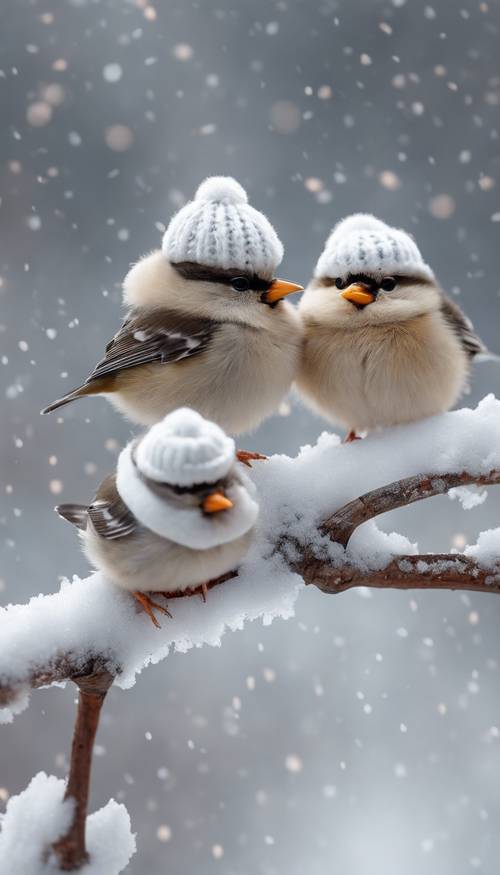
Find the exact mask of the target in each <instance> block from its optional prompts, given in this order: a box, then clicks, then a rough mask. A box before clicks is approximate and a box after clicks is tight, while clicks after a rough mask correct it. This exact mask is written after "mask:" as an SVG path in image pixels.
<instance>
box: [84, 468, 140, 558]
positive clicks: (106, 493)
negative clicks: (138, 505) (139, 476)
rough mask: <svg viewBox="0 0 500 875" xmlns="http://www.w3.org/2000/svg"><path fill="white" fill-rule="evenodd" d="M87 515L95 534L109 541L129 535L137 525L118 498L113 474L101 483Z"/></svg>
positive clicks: (133, 517)
mask: <svg viewBox="0 0 500 875" xmlns="http://www.w3.org/2000/svg"><path fill="white" fill-rule="evenodd" d="M87 513H88V516H89V519H90V521H91V523H92V526H93V528H94V530H95V532H96V534H98V535H100V536H101V538H106V539H107V540H110V541H112V540H115V539H116V538H124V537H126V536H127V535H131V534H132V532H135V531H136V530H137V528H138V525H139V523H138V522H137V520H136V518H135V516H134V515H133V513H132V511H131V510H129V508H128V507H127V505H126V504H125V502H124V501H123V500H122V499H121V497H120V494H119V492H118V490H117V488H116V480H115V475H114V474H110V475H109V476H108V477H106V478H105V479H104V480H103V481H102V483H101V485H100V486H99V489H98V490H97V494H96V496H95V498H94V500H93V502H92V504H90V505H89V507H88V510H87Z"/></svg>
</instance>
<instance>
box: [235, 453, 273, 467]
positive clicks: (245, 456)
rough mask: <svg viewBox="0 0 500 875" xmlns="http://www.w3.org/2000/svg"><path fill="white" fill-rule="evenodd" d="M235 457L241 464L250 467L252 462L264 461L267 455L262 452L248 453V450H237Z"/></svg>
mask: <svg viewBox="0 0 500 875" xmlns="http://www.w3.org/2000/svg"><path fill="white" fill-rule="evenodd" d="M236 458H237V459H238V462H241V463H242V465H246V466H247V468H251V467H252V462H266V461H267V456H264V455H263V454H262V453H250V452H248V450H237V452H236Z"/></svg>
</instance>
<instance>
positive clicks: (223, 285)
mask: <svg viewBox="0 0 500 875" xmlns="http://www.w3.org/2000/svg"><path fill="white" fill-rule="evenodd" d="M282 257H283V246H282V244H281V242H280V240H279V239H278V236H277V234H276V231H275V230H274V228H273V227H272V225H271V224H270V222H269V221H268V219H267V218H266V217H265V216H264V215H263V214H262V213H260V212H258V211H257V210H256V209H254V208H253V207H252V206H250V204H249V203H248V199H247V195H246V192H245V191H244V189H243V188H242V187H241V185H239V183H238V182H236V180H234V179H232V178H231V177H210V178H208V179H206V180H205V181H204V182H203V183H202V184H201V185H200V187H199V188H198V191H197V192H196V194H195V197H194V200H192V201H191V202H190V203H188V204H186V206H184V207H183V208H182V209H181V210H180V211H179V212H178V213H177V214H176V215H175V216H174V217H173V218H172V220H171V222H170V224H169V226H168V228H167V230H166V232H165V235H164V237H163V244H162V249H161V250H156V251H154V252H152V253H151V254H150V255H147V256H146V257H144V258H142V259H141V260H140V261H139V262H138V263H137V264H136V265H135V266H134V267H133V268H132V269H131V270H130V272H129V273H128V274H127V276H126V278H125V281H124V285H123V295H124V303H125V305H126V307H127V308H129V309H128V313H127V315H126V318H125V321H124V323H123V325H122V327H121V328H120V330H119V331H118V332H117V334H115V336H114V337H113V339H112V340H111V341H110V343H108V345H107V347H106V353H105V356H104V358H103V359H102V360H101V361H100V362H99V363H98V364H97V365H96V367H95V368H94V370H93V371H92V373H91V374H90V376H89V377H87V379H86V380H85V383H84V384H83V385H82V386H80V387H79V388H77V389H75V390H73V391H72V392H70V393H69V394H67V395H65V396H64V398H61V399H60V400H58V401H56V402H54V403H53V404H50V405H49V406H48V407H46V408H45V410H43V411H42V413H50V412H51V411H52V410H57V408H59V407H62V406H63V405H64V404H68V403H69V402H70V401H74V400H75V399H77V398H82V397H85V396H87V395H105V396H106V397H107V398H108V399H109V400H110V401H111V402H112V403H113V404H114V405H115V406H116V407H117V408H118V409H119V410H120V411H122V412H123V413H124V414H125V415H126V416H128V417H129V418H130V419H131V420H133V421H134V422H137V423H141V424H143V425H151V424H153V423H155V422H158V421H159V420H160V419H161V418H162V417H164V416H165V415H166V414H167V413H169V412H170V411H171V410H174V409H176V408H178V407H179V406H182V405H187V406H189V407H192V408H194V409H195V410H198V411H199V412H200V413H201V414H202V415H203V416H206V417H208V418H209V419H211V420H213V421H214V422H216V423H218V424H219V425H220V426H221V427H222V428H223V429H224V430H225V431H227V432H229V433H230V434H239V433H241V432H243V431H247V430H248V429H252V428H254V427H256V426H257V425H258V424H259V423H260V422H261V421H262V420H263V419H264V418H265V417H267V416H269V415H270V414H272V413H273V412H274V411H275V410H276V408H277V406H278V405H279V403H280V401H281V399H282V398H283V397H284V395H285V394H286V393H287V392H288V390H289V388H290V386H291V384H292V382H293V380H294V379H295V376H296V371H297V367H298V363H299V359H300V348H301V340H302V332H301V322H300V319H299V317H298V315H297V311H296V309H295V308H294V307H292V306H291V305H290V304H289V303H288V302H287V301H284V300H283V298H285V297H286V296H287V295H289V294H291V293H293V292H296V291H301V290H302V286H299V285H297V284H296V283H289V282H286V281H285V280H280V279H276V278H275V270H276V268H277V266H278V264H279V263H280V262H281V259H282Z"/></svg>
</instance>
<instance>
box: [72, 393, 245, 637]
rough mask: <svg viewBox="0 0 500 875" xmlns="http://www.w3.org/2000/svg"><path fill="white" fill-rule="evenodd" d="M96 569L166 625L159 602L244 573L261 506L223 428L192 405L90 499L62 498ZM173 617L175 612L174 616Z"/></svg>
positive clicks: (141, 442)
mask: <svg viewBox="0 0 500 875" xmlns="http://www.w3.org/2000/svg"><path fill="white" fill-rule="evenodd" d="M56 511H57V513H58V514H59V515H60V516H61V517H63V518H64V519H65V520H67V521H68V522H70V523H72V524H73V525H74V526H76V527H77V528H78V529H79V533H80V538H81V541H82V544H83V549H84V552H85V554H86V556H87V558H88V559H89V560H90V562H91V563H92V565H93V566H94V567H95V568H97V569H99V570H101V571H102V572H103V573H104V574H105V575H106V576H107V577H108V578H109V579H110V580H111V581H112V582H113V583H115V584H117V585H118V586H120V587H122V588H123V589H126V590H129V591H130V592H131V593H132V594H133V595H134V597H135V598H136V599H137V601H138V602H140V604H141V605H142V606H143V608H144V610H145V611H146V613H147V614H148V616H149V617H150V618H151V620H152V622H153V623H154V625H155V626H159V623H158V620H157V619H156V617H155V614H154V611H155V610H158V611H160V612H161V613H164V614H169V611H168V608H167V607H163V606H162V605H160V604H158V603H157V602H155V601H153V600H152V599H151V595H149V594H148V593H151V594H160V593H161V594H162V595H163V596H165V598H168V596H170V597H173V596H174V595H175V597H178V596H181V595H190V594H192V592H193V591H196V592H200V593H201V594H202V596H203V598H204V599H205V597H206V592H207V584H208V583H209V582H210V581H213V580H214V579H216V578H219V577H221V576H222V575H225V574H226V573H227V572H229V571H231V570H234V569H235V568H236V566H237V565H238V564H239V563H240V562H241V559H242V558H243V556H244V555H245V553H246V551H247V549H248V547H249V545H250V542H251V540H252V535H253V529H254V526H255V522H256V520H257V515H258V503H257V500H256V496H255V487H254V485H253V483H252V481H251V480H250V479H249V478H248V477H247V476H246V475H245V474H244V473H243V471H242V470H241V468H239V467H238V466H237V465H236V455H235V445H234V441H233V439H232V438H230V437H228V436H227V435H226V434H225V433H224V432H223V431H222V429H221V428H219V426H218V425H216V424H215V423H213V422H209V421H207V420H206V419H203V417H202V416H200V414H199V413H196V412H195V411H194V410H190V409H188V408H182V409H179V410H176V411H174V412H173V413H170V414H168V415H167V416H166V417H165V418H164V419H163V420H162V421H161V422H158V423H156V424H155V425H154V426H152V427H151V428H150V429H149V431H148V432H146V434H145V435H144V436H143V437H141V438H138V439H135V440H133V441H131V442H130V443H129V444H128V445H127V446H126V447H125V449H123V450H122V452H121V454H120V456H119V459H118V464H117V468H116V471H115V473H113V474H111V475H109V476H108V477H106V478H105V479H104V480H103V481H102V483H101V484H100V486H99V488H98V490H97V493H96V495H95V497H94V499H93V500H92V503H91V504H90V505H88V506H87V505H78V504H61V505H59V506H58V507H56ZM169 616H171V615H170V614H169Z"/></svg>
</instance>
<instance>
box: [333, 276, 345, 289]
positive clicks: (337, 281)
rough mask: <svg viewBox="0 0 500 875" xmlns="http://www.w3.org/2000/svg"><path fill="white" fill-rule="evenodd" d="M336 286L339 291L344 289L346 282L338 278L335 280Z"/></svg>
mask: <svg viewBox="0 0 500 875" xmlns="http://www.w3.org/2000/svg"><path fill="white" fill-rule="evenodd" d="M335 285H336V286H337V288H338V289H343V288H344V280H342V279H340V277H337V279H336V280H335Z"/></svg>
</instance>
